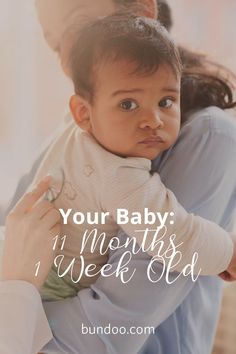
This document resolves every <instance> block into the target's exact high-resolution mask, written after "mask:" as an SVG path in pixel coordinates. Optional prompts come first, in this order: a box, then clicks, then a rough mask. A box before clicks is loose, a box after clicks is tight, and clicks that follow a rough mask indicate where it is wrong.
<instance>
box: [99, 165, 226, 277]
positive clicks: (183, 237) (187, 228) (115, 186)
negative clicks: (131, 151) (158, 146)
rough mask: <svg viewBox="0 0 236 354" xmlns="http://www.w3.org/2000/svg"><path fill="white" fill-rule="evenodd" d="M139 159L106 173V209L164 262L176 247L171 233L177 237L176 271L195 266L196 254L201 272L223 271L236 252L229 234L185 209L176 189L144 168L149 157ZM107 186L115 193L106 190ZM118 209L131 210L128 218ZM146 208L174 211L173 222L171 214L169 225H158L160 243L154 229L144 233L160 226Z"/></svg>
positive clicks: (198, 269)
mask: <svg viewBox="0 0 236 354" xmlns="http://www.w3.org/2000/svg"><path fill="white" fill-rule="evenodd" d="M125 160H126V159H125ZM127 160H128V159H127ZM140 160H141V161H140V162H141V163H138V159H134V160H132V159H131V161H132V163H130V164H128V163H126V164H123V165H121V166H118V167H117V168H112V171H111V174H110V175H109V174H107V179H106V180H105V183H104V189H101V192H102V195H103V196H104V198H105V202H104V207H105V208H106V209H107V210H108V211H109V212H110V213H111V214H112V216H113V218H114V219H115V220H116V221H117V222H118V224H119V223H121V222H122V224H120V227H122V229H123V230H124V231H125V232H126V233H127V234H128V235H129V236H131V237H134V238H135V239H136V241H137V243H138V244H139V245H142V244H143V241H144V240H145V247H146V249H147V252H148V253H149V254H150V255H151V256H154V257H155V256H157V257H158V259H159V261H160V262H163V263H164V264H166V263H168V256H169V255H170V252H169V251H168V250H169V249H170V247H172V244H171V242H170V237H171V235H174V236H175V239H174V244H175V246H176V250H175V251H174V252H176V257H175V258H174V259H173V262H172V264H171V265H172V267H171V269H172V271H178V272H181V271H182V270H183V269H184V267H185V266H186V265H187V264H192V261H193V260H194V254H196V255H197V257H198V258H197V263H196V265H195V267H194V271H195V274H198V273H199V271H201V274H202V275H217V274H219V273H221V272H223V271H225V270H226V269H227V267H228V264H229V263H230V261H231V258H232V255H233V243H232V240H231V238H230V236H229V234H228V232H226V231H225V230H223V229H222V228H221V227H220V226H218V225H217V224H214V223H213V222H211V221H209V220H206V219H203V218H201V217H199V216H195V215H193V214H189V213H187V212H186V210H185V209H184V208H183V207H182V206H181V205H180V204H179V203H178V201H177V199H176V197H175V195H174V194H173V192H171V191H170V190H168V189H167V188H166V187H165V185H164V184H163V183H162V182H161V179H160V176H159V174H157V173H154V174H153V175H151V174H150V173H149V170H148V169H147V168H145V167H147V166H146V165H145V160H143V159H140ZM142 162H143V163H142ZM140 165H141V166H140ZM175 177H176V176H175ZM107 185H109V186H110V189H111V190H112V193H106V188H107ZM119 210H125V211H127V214H128V218H126V217H123V218H121V217H119ZM145 211H147V212H149V213H152V214H153V215H156V213H157V212H158V213H160V214H161V216H163V215H164V214H165V213H166V212H169V213H170V212H172V213H173V215H174V224H171V223H170V222H169V220H170V217H169V218H168V219H167V220H168V222H166V226H165V227H164V228H163V229H159V232H158V234H157V239H156V242H157V243H156V244H154V243H153V238H154V235H155V233H154V232H152V233H151V232H149V234H148V236H147V237H145V233H144V232H145V229H146V228H148V229H150V230H153V229H154V230H155V229H158V227H159V226H160V221H159V219H158V218H157V220H156V222H151V224H150V225H148V224H147V220H145ZM133 212H134V213H135V214H137V213H138V215H140V216H141V217H140V220H139V221H137V220H138V219H137V217H136V222H134V223H132V220H131V216H132V213H133ZM171 219H173V218H171ZM149 220H150V218H149ZM213 241H214V242H213ZM177 251H178V252H177ZM165 252H166V256H165ZM160 255H161V256H160Z"/></svg>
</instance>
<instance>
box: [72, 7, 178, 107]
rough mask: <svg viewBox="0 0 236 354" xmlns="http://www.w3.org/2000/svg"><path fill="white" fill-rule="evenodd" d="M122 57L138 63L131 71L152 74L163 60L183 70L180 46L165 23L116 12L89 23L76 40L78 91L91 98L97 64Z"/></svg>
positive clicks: (74, 66) (74, 65)
mask: <svg viewBox="0 0 236 354" xmlns="http://www.w3.org/2000/svg"><path fill="white" fill-rule="evenodd" d="M121 59H127V60H128V61H130V62H133V63H134V64H135V66H136V67H135V69H134V71H133V72H132V73H131V74H136V73H139V74H141V75H142V74H144V75H145V74H151V73H153V72H155V71H156V70H157V69H158V67H159V66H160V65H161V64H167V65H169V66H170V67H171V69H172V70H173V73H174V74H175V75H176V76H178V75H180V74H181V69H182V66H181V62H180V58H179V53H178V50H177V48H176V46H175V45H174V43H173V41H172V40H171V38H170V36H169V34H168V32H167V31H166V30H165V28H164V27H163V26H161V25H160V24H159V23H158V22H157V21H156V20H151V19H148V18H145V17H138V16H135V15H133V14H130V13H122V14H121V13H119V14H113V15H110V16H107V17H104V18H102V19H99V20H96V21H95V22H93V23H91V24H89V25H87V26H86V27H85V28H84V29H83V30H82V31H81V33H80V35H79V37H78V39H77V41H75V44H74V46H73V48H72V51H71V58H70V73H71V77H72V80H73V82H74V86H75V92H76V93H78V94H80V95H82V96H83V97H85V98H86V99H88V100H90V101H91V100H92V98H93V95H94V86H95V84H94V76H96V68H97V66H98V65H99V64H101V63H102V62H104V61H106V60H109V61H110V60H111V61H117V60H121Z"/></svg>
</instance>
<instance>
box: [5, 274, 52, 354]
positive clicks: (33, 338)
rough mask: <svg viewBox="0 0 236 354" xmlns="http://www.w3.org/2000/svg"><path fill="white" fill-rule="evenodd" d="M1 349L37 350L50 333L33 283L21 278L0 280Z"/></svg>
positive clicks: (10, 353)
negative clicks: (19, 279)
mask: <svg viewBox="0 0 236 354" xmlns="http://www.w3.org/2000/svg"><path fill="white" fill-rule="evenodd" d="M0 314H1V316H0V336H1V340H0V352H1V353H4V354H13V353H14V354H22V353H24V354H33V353H38V352H39V351H40V349H41V348H42V346H43V345H45V344H46V343H47V342H48V341H49V340H50V339H51V338H52V333H51V330H50V327H49V325H48V321H47V318H46V316H45V312H44V309H43V306H42V302H41V298H40V295H39V293H38V291H37V290H36V288H34V286H33V285H31V284H30V283H27V282H24V281H12V280H11V281H1V282H0Z"/></svg>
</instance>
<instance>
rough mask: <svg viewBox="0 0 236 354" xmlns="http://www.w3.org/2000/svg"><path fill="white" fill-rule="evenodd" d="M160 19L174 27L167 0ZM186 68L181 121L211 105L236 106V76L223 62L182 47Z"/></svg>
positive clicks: (160, 1) (160, 0) (160, 9)
mask: <svg viewBox="0 0 236 354" xmlns="http://www.w3.org/2000/svg"><path fill="white" fill-rule="evenodd" d="M157 5H158V20H159V21H160V22H161V24H162V25H163V26H165V27H166V28H167V29H168V30H170V29H171V27H172V24H173V21H172V12H171V9H170V6H169V5H168V3H167V1H166V0H157ZM178 49H179V53H180V57H181V61H182V65H183V71H182V79H181V117H182V118H181V120H182V123H183V122H184V121H185V119H186V113H188V112H189V111H192V110H196V109H201V108H205V107H209V106H217V107H219V108H221V109H229V108H234V107H236V102H235V101H234V98H233V89H234V88H235V87H234V86H235V83H236V76H235V74H233V73H232V72H231V71H230V70H229V69H227V68H226V67H224V66H223V65H220V64H217V63H216V62H214V61H211V60H209V59H208V58H207V56H206V55H203V54H200V53H197V52H193V51H191V50H189V49H187V48H184V47H178Z"/></svg>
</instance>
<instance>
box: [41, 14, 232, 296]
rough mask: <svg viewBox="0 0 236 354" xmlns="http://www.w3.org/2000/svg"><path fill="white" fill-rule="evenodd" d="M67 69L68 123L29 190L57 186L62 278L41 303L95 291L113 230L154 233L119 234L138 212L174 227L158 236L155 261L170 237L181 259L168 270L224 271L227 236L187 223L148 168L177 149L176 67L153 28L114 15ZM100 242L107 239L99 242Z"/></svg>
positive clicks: (169, 46) (170, 47)
mask: <svg viewBox="0 0 236 354" xmlns="http://www.w3.org/2000/svg"><path fill="white" fill-rule="evenodd" d="M70 64H71V65H70V69H71V77H72V79H73V82H74V87H75V95H73V96H72V97H71V99H70V108H71V112H72V115H73V117H74V121H72V120H71V121H69V122H68V124H67V127H66V129H65V130H64V133H63V134H60V137H58V138H55V140H54V141H53V143H52V144H51V146H50V149H49V150H48V152H47V154H46V156H45V157H44V160H43V161H42V163H41V166H40V167H39V170H38V173H37V175H36V179H35V181H34V183H36V182H37V181H38V180H40V179H41V178H42V177H43V176H45V175H46V174H47V173H50V172H51V171H53V170H54V171H60V173H61V175H62V177H63V180H64V184H63V186H62V188H61V190H60V193H59V195H58V197H57V198H56V200H55V201H54V205H55V207H56V208H60V209H61V213H62V216H63V221H64V225H63V230H62V236H63V235H65V236H66V237H65V238H63V237H62V240H61V242H62V243H63V247H61V248H62V250H60V249H59V254H62V255H63V257H62V258H60V259H61V262H60V273H62V272H63V271H65V273H66V272H67V271H68V270H70V273H69V274H67V275H65V276H64V277H62V278H59V277H58V274H57V271H58V269H56V266H54V268H53V269H52V271H51V273H50V275H49V278H48V280H47V282H46V283H45V285H44V288H43V289H42V295H43V297H44V299H46V300H56V299H60V298H65V297H68V296H74V295H76V292H77V291H78V290H80V289H82V288H84V287H88V286H89V285H90V284H91V283H93V282H94V281H95V280H96V278H97V277H98V273H99V269H101V267H102V266H103V265H104V264H105V263H106V262H107V256H108V254H107V253H108V252H101V250H100V247H101V245H102V244H103V248H104V249H106V247H108V245H109V242H110V241H111V238H112V237H114V236H115V235H116V233H117V232H118V230H119V228H120V227H122V229H123V230H124V231H125V232H126V233H127V234H128V235H129V237H131V238H134V239H135V241H136V242H137V244H138V245H141V244H142V241H143V238H144V235H143V233H138V232H137V230H145V229H146V228H147V227H149V228H151V229H158V227H160V223H158V222H157V221H156V222H155V223H154V224H152V225H147V224H145V222H144V218H143V217H142V218H141V221H140V222H137V223H136V224H135V223H131V222H128V223H124V224H122V225H118V224H117V210H118V209H126V210H128V211H129V212H139V213H140V215H142V216H144V211H145V210H146V209H145V208H148V210H149V211H152V212H154V213H156V212H160V213H161V214H164V213H165V212H168V211H169V212H173V214H172V215H173V219H174V223H173V222H168V223H167V225H166V228H167V233H166V235H165V236H163V235H162V236H163V238H162V240H164V241H165V244H164V246H163V252H164V251H165V250H167V249H168V246H169V236H170V235H172V234H175V235H176V238H175V244H176V245H179V244H181V246H180V247H179V248H178V250H179V251H180V252H181V253H182V258H181V260H180V262H179V263H178V264H176V266H175V267H173V268H172V270H176V271H179V272H180V271H182V269H183V267H184V266H185V265H186V264H188V263H191V261H192V258H193V255H194V253H195V252H197V253H198V262H197V263H198V268H197V269H198V270H199V269H200V268H201V274H203V275H216V274H219V273H221V272H223V271H225V270H226V269H227V268H228V266H229V263H230V262H231V259H232V255H233V243H232V240H231V237H230V236H229V234H228V233H227V232H225V231H224V230H223V229H221V228H220V227H219V226H217V225H215V224H214V223H212V222H210V221H207V220H205V219H203V218H200V217H198V216H194V215H192V214H188V213H187V212H186V211H185V210H184V209H183V207H182V206H181V205H180V204H178V202H177V200H176V198H175V196H174V194H173V193H172V192H171V191H169V190H168V189H166V188H165V186H164V185H163V184H162V182H161V180H160V177H159V175H158V174H157V173H154V174H153V173H151V160H153V159H155V158H156V157H157V156H159V155H160V154H161V153H162V152H163V151H165V150H167V149H168V148H170V147H171V146H172V145H173V144H174V143H175V141H176V139H177V137H178V133H179V129H180V80H181V62H180V59H179V54H178V51H177V49H176V47H175V45H174V43H173V42H172V40H171V39H170V37H169V34H168V33H167V32H166V30H165V29H164V28H163V27H161V26H160V25H159V24H158V23H157V22H156V21H153V20H148V19H146V18H141V17H136V16H134V15H124V14H123V15H121V14H120V15H112V16H109V17H106V18H103V19H100V20H97V21H96V22H94V23H92V24H91V25H89V26H87V27H86V28H85V29H84V30H83V31H82V32H81V34H80V36H79V38H78V39H77V41H76V42H75V45H74V47H73V49H72V52H71V62H70ZM77 211H79V212H81V213H83V214H84V215H86V214H87V213H88V212H91V213H96V212H99V213H102V212H103V213H107V214H106V215H108V214H109V215H110V217H107V218H106V222H105V223H102V222H100V223H99V222H96V223H94V224H92V223H88V222H87V223H82V222H80V220H77V224H75V222H74V221H75V219H74V220H73V218H72V215H73V213H74V212H77ZM80 215H82V214H80ZM94 229H97V231H98V234H97V237H95V236H96V234H95V233H93V232H94V231H93V230H94ZM85 230H88V232H87V235H89V233H90V232H91V234H90V236H89V237H87V238H86V241H85V238H84V233H85ZM102 232H104V233H105V235H106V237H105V238H102V237H100V238H99V237H98V236H99V235H100V234H101V233H102ZM95 241H96V242H95ZM152 241H153V240H152V237H151V236H150V235H149V236H148V237H147V239H146V247H147V252H148V253H149V254H150V256H155V255H156V254H157V250H156V249H155V248H154V249H153V247H148V246H151V244H152ZM81 250H82V252H81ZM80 255H82V256H83V258H81V257H80ZM82 259H83V262H82ZM72 260H73V262H72V263H71V261H72ZM82 263H83V264H82ZM91 263H92V264H94V265H96V270H94V275H93V276H90V277H88V276H86V275H85V274H84V273H83V274H82V275H81V269H82V268H83V269H85V268H86V266H88V265H89V264H91ZM56 265H58V262H57V264H56ZM67 273H68V272H67ZM71 277H72V278H73V279H74V282H73V281H72V280H71ZM76 279H79V281H78V282H76V281H75V280H76Z"/></svg>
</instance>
